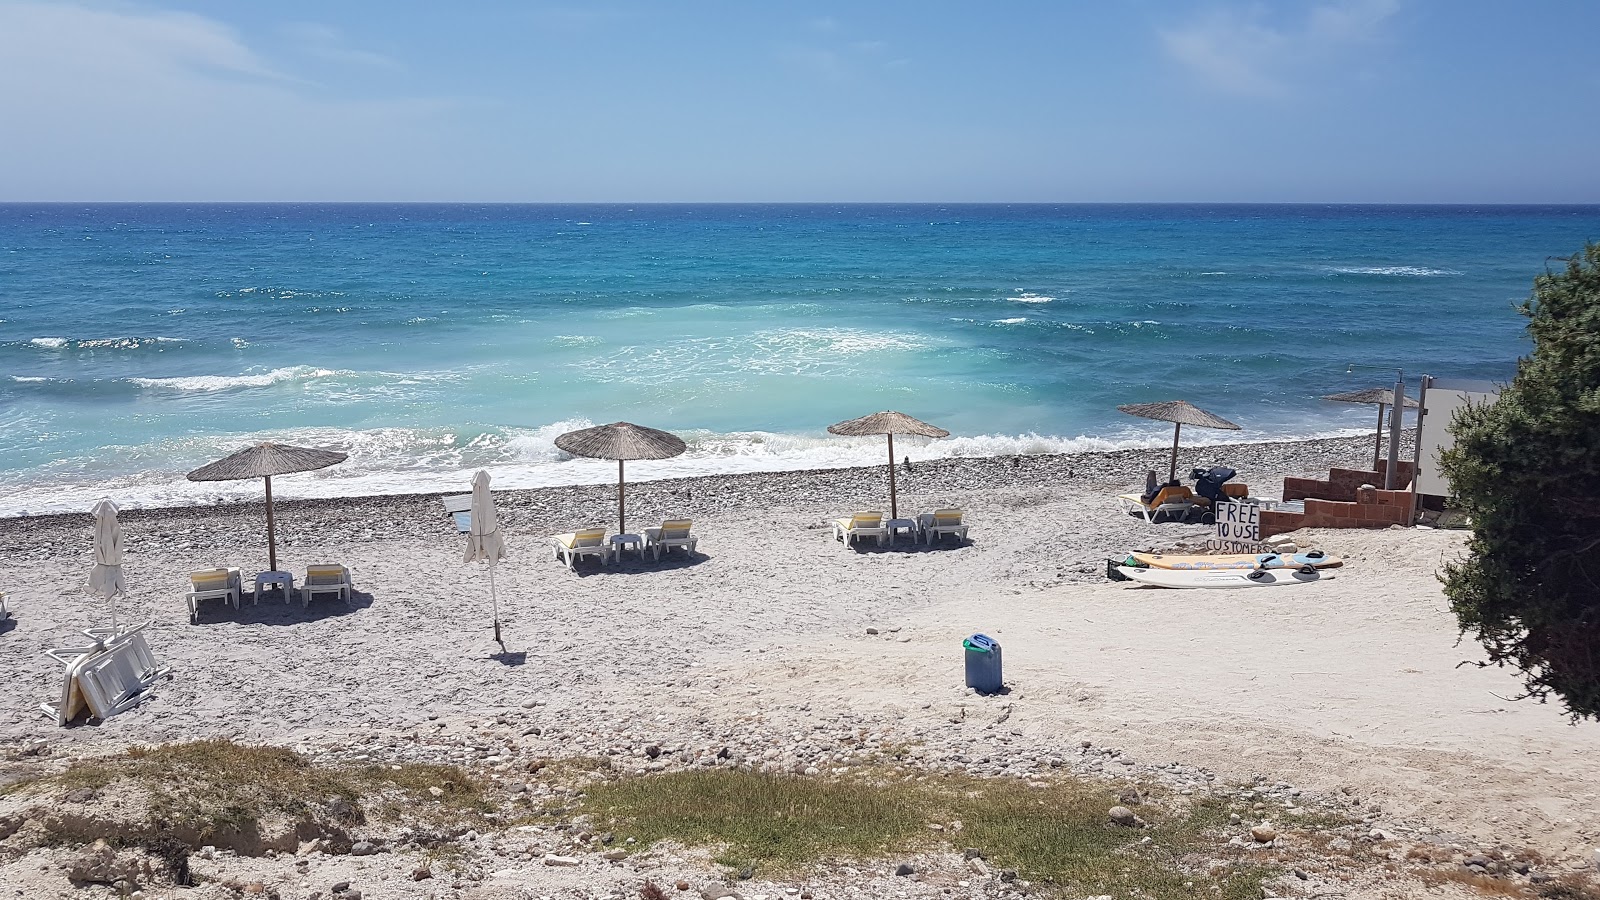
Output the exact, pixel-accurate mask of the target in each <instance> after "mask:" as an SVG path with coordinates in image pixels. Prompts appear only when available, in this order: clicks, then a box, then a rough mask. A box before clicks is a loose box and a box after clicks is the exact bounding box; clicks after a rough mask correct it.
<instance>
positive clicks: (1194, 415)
mask: <svg viewBox="0 0 1600 900" xmlns="http://www.w3.org/2000/svg"><path fill="white" fill-rule="evenodd" d="M1117 410H1118V411H1119V412H1125V413H1127V414H1128V415H1130V416H1138V417H1139V418H1141V419H1155V420H1156V421H1158V422H1171V423H1172V467H1171V469H1170V470H1169V471H1168V473H1167V481H1169V482H1170V481H1177V480H1178V434H1179V433H1180V432H1182V431H1183V426H1185V425H1194V426H1196V427H1198V428H1221V429H1224V430H1227V431H1238V430H1239V426H1237V425H1235V424H1233V423H1232V422H1229V421H1228V420H1227V419H1224V418H1223V417H1221V416H1219V415H1217V414H1216V413H1209V412H1206V411H1205V410H1203V409H1201V408H1200V407H1198V406H1195V405H1194V404H1193V403H1190V402H1189V401H1187V400H1167V401H1165V402H1162V403H1130V404H1128V405H1126V406H1119V407H1117Z"/></svg>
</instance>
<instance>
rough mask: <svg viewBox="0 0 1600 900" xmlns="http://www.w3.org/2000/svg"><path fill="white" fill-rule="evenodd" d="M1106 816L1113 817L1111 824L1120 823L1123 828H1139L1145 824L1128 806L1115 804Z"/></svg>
mask: <svg viewBox="0 0 1600 900" xmlns="http://www.w3.org/2000/svg"><path fill="white" fill-rule="evenodd" d="M1106 816H1107V817H1109V818H1110V819H1111V824H1113V825H1120V826H1122V827H1123V828H1138V827H1139V826H1140V825H1143V824H1144V822H1142V821H1141V820H1140V819H1139V817H1138V816H1136V815H1134V814H1133V810H1131V809H1129V808H1127V807H1126V806H1113V807H1111V809H1110V810H1109V811H1107V813H1106Z"/></svg>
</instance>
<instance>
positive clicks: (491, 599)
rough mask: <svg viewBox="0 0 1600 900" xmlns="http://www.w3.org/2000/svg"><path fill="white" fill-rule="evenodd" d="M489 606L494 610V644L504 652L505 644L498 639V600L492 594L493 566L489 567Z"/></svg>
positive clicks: (493, 593)
mask: <svg viewBox="0 0 1600 900" xmlns="http://www.w3.org/2000/svg"><path fill="white" fill-rule="evenodd" d="M489 605H490V607H491V608H492V609H493V610H494V642H495V643H496V644H499V645H500V649H501V650H504V649H505V648H506V642H505V641H502V640H501V639H500V598H499V597H497V596H495V592H494V566H490V567H489Z"/></svg>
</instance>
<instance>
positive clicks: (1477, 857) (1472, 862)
mask: <svg viewBox="0 0 1600 900" xmlns="http://www.w3.org/2000/svg"><path fill="white" fill-rule="evenodd" d="M1462 865H1464V866H1468V867H1471V866H1477V867H1478V868H1480V869H1487V868H1489V857H1487V856H1484V855H1483V854H1481V853H1480V854H1474V855H1472V856H1469V857H1467V858H1466V861H1465V862H1463V863H1462Z"/></svg>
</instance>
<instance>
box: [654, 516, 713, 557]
mask: <svg viewBox="0 0 1600 900" xmlns="http://www.w3.org/2000/svg"><path fill="white" fill-rule="evenodd" d="M693 524H694V523H693V521H692V520H690V519H667V520H666V521H664V522H662V523H661V527H660V528H646V529H645V530H644V546H645V549H647V550H650V551H652V552H653V553H654V554H655V558H656V562H660V561H661V553H662V551H663V550H671V549H672V548H673V547H682V548H683V549H684V550H686V551H687V552H689V553H690V554H693V553H694V548H695V545H697V544H698V543H699V542H700V539H699V538H697V537H695V536H694V535H692V534H690V533H689V529H690V526H692V525H693Z"/></svg>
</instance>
